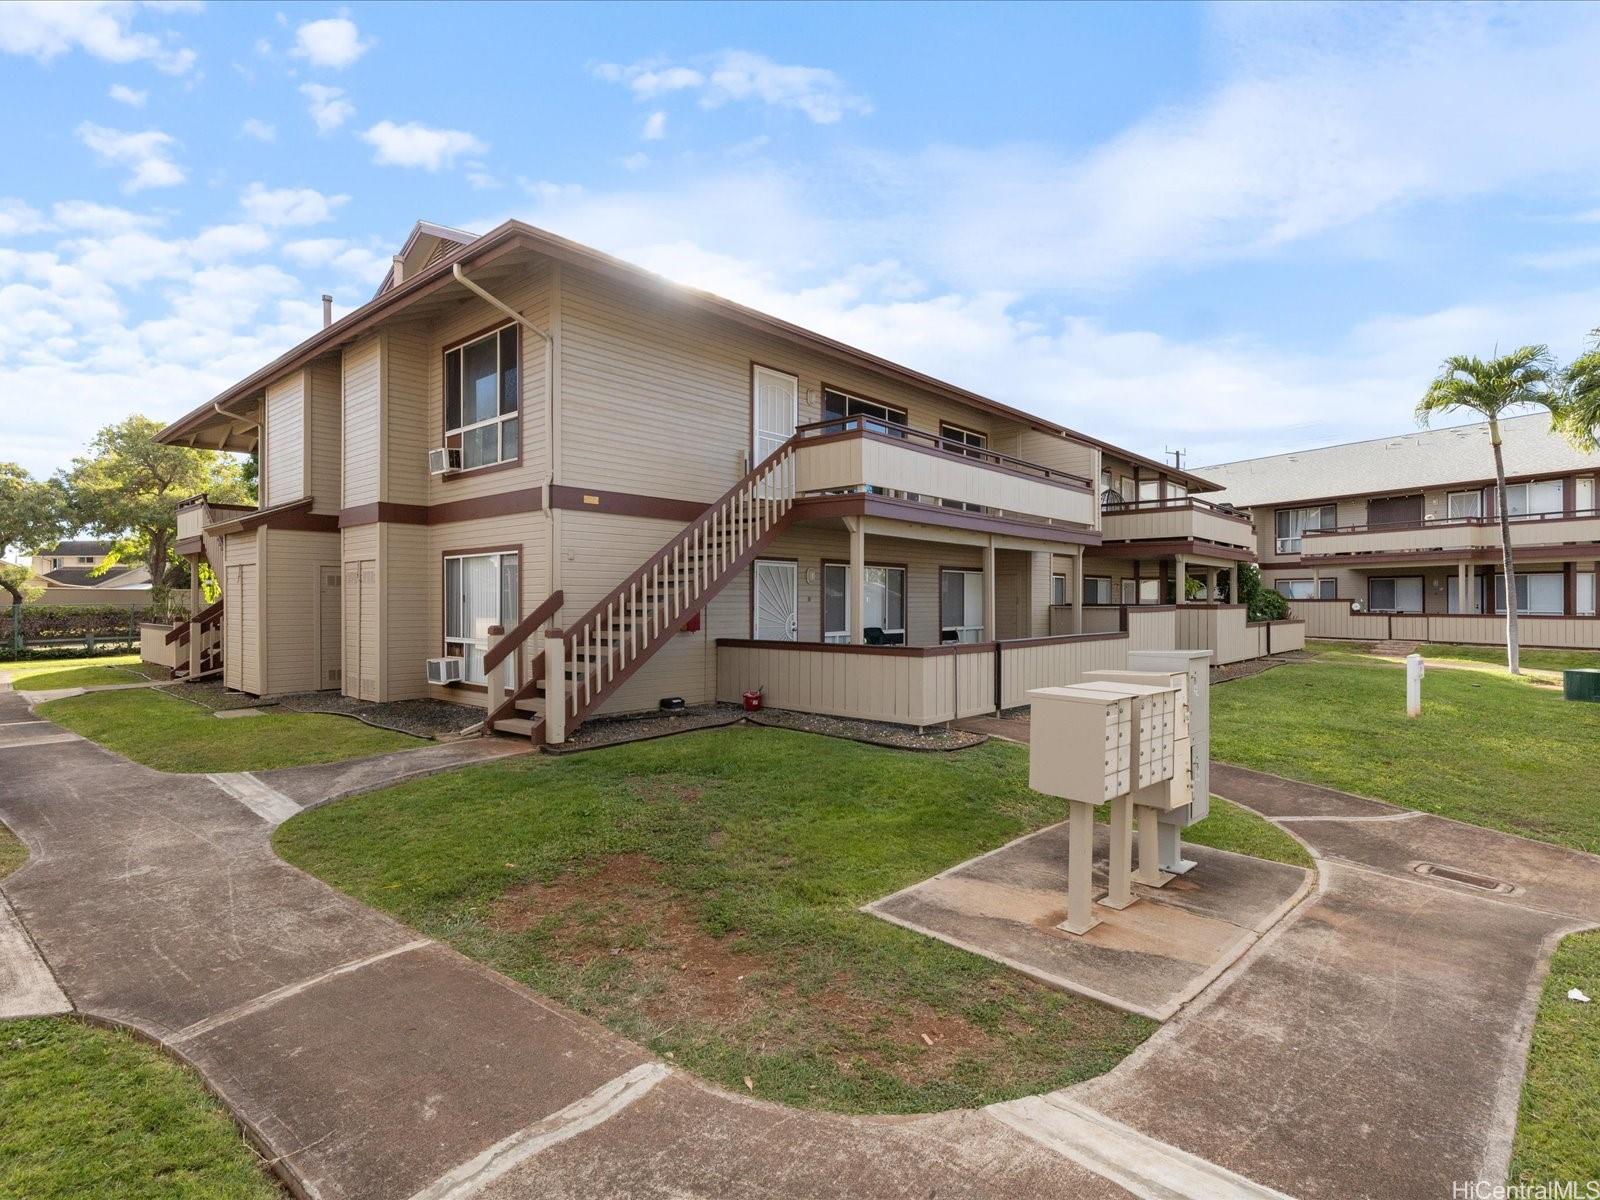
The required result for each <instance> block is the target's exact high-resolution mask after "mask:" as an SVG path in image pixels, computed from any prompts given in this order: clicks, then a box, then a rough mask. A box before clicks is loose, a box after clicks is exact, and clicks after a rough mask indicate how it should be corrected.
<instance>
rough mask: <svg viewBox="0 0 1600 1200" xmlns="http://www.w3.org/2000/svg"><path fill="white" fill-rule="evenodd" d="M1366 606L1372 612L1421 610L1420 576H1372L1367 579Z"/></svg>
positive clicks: (1411, 611)
mask: <svg viewBox="0 0 1600 1200" xmlns="http://www.w3.org/2000/svg"><path fill="white" fill-rule="evenodd" d="M1367 607H1368V608H1369V609H1371V610H1372V611H1373V612H1404V613H1419V612H1421V611H1422V576H1421V575H1393V576H1374V577H1373V578H1372V579H1370V580H1368V581H1367Z"/></svg>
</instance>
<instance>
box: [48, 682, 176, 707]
mask: <svg viewBox="0 0 1600 1200" xmlns="http://www.w3.org/2000/svg"><path fill="white" fill-rule="evenodd" d="M134 686H135V687H144V686H145V685H144V684H142V683H139V684H134ZM86 690H87V689H85V688H44V689H42V690H40V691H29V690H26V689H23V688H18V689H17V695H19V696H21V697H22V698H23V700H25V701H27V702H28V703H29V704H47V703H49V702H50V701H51V700H70V699H72V697H74V696H81V695H83V694H84V692H85V691H86Z"/></svg>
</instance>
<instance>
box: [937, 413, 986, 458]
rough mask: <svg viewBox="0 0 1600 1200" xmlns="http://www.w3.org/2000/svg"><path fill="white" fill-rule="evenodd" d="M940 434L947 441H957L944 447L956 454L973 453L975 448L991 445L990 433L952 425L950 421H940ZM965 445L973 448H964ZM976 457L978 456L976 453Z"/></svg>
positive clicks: (980, 448) (981, 448)
mask: <svg viewBox="0 0 1600 1200" xmlns="http://www.w3.org/2000/svg"><path fill="white" fill-rule="evenodd" d="M939 436H940V437H941V438H943V439H944V440H945V441H946V442H953V443H955V444H954V445H947V446H945V447H944V449H946V450H950V451H953V452H954V453H956V454H972V452H973V451H974V450H983V449H986V448H987V447H988V445H989V435H988V434H987V433H979V432H978V431H977V430H975V429H966V428H963V427H962V426H960V425H952V424H951V423H950V422H949V421H940V422H939ZM964 446H965V447H971V449H965V450H964V449H962V447H964ZM974 457H976V456H975V455H974Z"/></svg>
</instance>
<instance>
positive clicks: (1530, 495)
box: [1506, 479, 1566, 518]
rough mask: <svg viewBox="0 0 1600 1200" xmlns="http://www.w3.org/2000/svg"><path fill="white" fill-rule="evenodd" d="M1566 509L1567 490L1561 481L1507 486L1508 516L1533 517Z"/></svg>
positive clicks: (1539, 481)
mask: <svg viewBox="0 0 1600 1200" xmlns="http://www.w3.org/2000/svg"><path fill="white" fill-rule="evenodd" d="M1565 508H1566V488H1565V486H1564V485H1563V484H1562V482H1561V480H1559V479H1536V480H1534V481H1532V482H1531V483H1508V484H1506V516H1508V517H1513V518H1515V517H1533V516H1538V515H1540V514H1541V513H1558V512H1561V511H1563V510H1564V509H1565Z"/></svg>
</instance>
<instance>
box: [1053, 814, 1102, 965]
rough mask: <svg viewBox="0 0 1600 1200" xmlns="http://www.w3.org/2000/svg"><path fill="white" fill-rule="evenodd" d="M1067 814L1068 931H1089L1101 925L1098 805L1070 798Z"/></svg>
mask: <svg viewBox="0 0 1600 1200" xmlns="http://www.w3.org/2000/svg"><path fill="white" fill-rule="evenodd" d="M1068 803H1069V806H1070V811H1069V813H1068V815H1067V919H1066V920H1065V921H1063V922H1061V924H1060V925H1058V926H1057V928H1058V929H1063V930H1065V931H1066V932H1067V933H1088V932H1089V930H1091V929H1093V928H1094V927H1095V926H1096V925H1098V924H1100V918H1099V917H1097V916H1095V915H1094V805H1092V804H1085V803H1082V802H1080V801H1077V800H1072V801H1069V802H1068Z"/></svg>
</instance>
